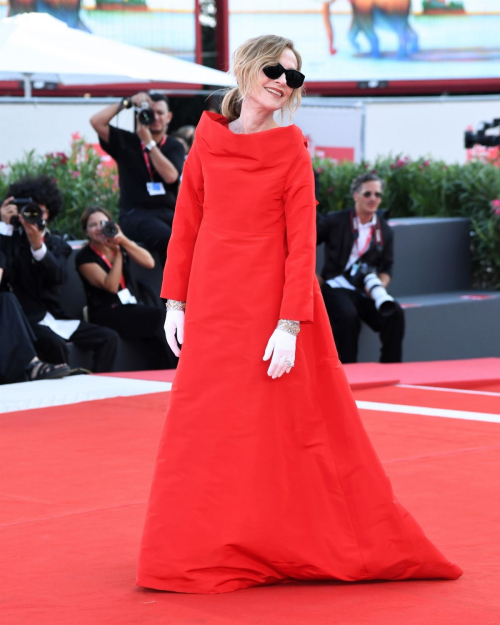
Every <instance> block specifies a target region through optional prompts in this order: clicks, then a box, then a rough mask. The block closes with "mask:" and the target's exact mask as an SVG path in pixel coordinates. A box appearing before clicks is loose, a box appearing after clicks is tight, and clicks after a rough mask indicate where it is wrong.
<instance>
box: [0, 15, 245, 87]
mask: <svg viewBox="0 0 500 625" xmlns="http://www.w3.org/2000/svg"><path fill="white" fill-rule="evenodd" d="M27 78H29V79H31V80H44V81H52V82H57V83H62V84H66V85H96V84H106V83H127V82H142V83H144V82H149V81H154V82H171V83H181V84H185V85H189V84H195V85H199V84H201V85H213V86H222V87H232V86H234V84H235V83H234V78H232V77H231V76H230V75H229V74H226V73H224V72H220V71H218V70H215V69H211V68H209V67H204V66H202V65H198V64H196V63H190V62H188V61H182V60H180V59H177V58H175V57H173V56H169V55H167V54H160V53H158V52H152V51H150V50H145V49H144V48H138V47H135V46H130V45H127V44H124V43H119V42H117V41H113V40H111V39H106V38H104V37H99V36H97V35H92V34H90V33H86V32H83V31H80V30H75V29H73V28H70V27H69V26H67V25H66V24H65V23H64V22H61V21H60V20H57V19H56V18H54V17H51V16H50V15H47V14H45V13H24V14H22V15H17V16H15V17H7V18H4V19H2V20H0V80H25V83H26V82H27V81H26V79H27Z"/></svg>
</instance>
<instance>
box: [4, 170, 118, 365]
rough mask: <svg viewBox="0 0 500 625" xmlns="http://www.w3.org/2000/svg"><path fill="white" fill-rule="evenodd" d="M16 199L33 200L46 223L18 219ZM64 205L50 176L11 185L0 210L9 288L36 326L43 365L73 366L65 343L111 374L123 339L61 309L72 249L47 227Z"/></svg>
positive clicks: (33, 325)
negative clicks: (91, 354)
mask: <svg viewBox="0 0 500 625" xmlns="http://www.w3.org/2000/svg"><path fill="white" fill-rule="evenodd" d="M16 198H31V199H32V200H33V202H34V203H35V204H37V205H38V206H39V207H40V208H41V210H42V218H43V220H44V224H43V225H40V226H38V225H35V224H30V223H28V222H27V221H26V220H25V219H23V217H22V216H20V215H18V206H17V205H16V204H15V199H16ZM61 206H62V197H61V194H60V192H59V189H58V188H57V185H56V184H55V182H54V181H53V180H52V179H51V178H49V177H48V176H39V177H38V178H32V177H27V178H24V179H22V180H19V181H17V182H15V183H14V184H11V185H10V188H9V190H8V199H7V200H6V201H4V202H3V204H2V206H1V209H0V220H1V221H2V222H3V227H2V231H1V233H0V251H1V252H2V253H3V255H4V256H5V258H6V267H7V270H6V274H7V277H8V282H9V285H10V289H11V290H12V292H13V293H14V294H15V295H16V297H17V299H18V301H19V303H20V304H21V307H22V309H23V311H24V314H25V315H26V317H27V319H28V321H29V323H30V325H31V328H32V330H33V333H34V335H35V337H36V350H37V355H38V356H39V357H40V358H41V359H42V360H44V361H46V362H49V363H54V364H58V363H66V362H68V347H67V345H66V342H67V341H69V340H71V342H73V343H75V345H78V346H80V347H82V348H84V349H91V350H93V352H94V365H93V370H94V372H104V371H110V370H111V367H112V364H113V361H114V358H115V354H116V350H117V346H118V338H119V337H118V334H117V333H116V332H115V331H114V330H111V329H110V328H104V327H101V326H97V325H94V324H91V323H87V322H85V321H80V320H78V319H68V317H67V315H66V314H65V313H64V311H63V310H62V308H61V303H60V295H59V285H60V284H62V283H63V282H65V280H66V277H67V271H66V264H67V260H68V257H69V255H70V254H71V248H70V246H69V245H68V244H67V243H66V242H65V241H64V240H63V239H62V238H61V237H60V236H58V235H54V234H51V233H50V232H49V230H48V229H47V227H46V223H47V222H48V221H49V220H50V219H53V218H54V217H55V216H56V215H57V214H58V212H59V211H60V209H61ZM13 219H14V222H15V223H14V224H13V223H12V221H13ZM17 222H19V224H20V225H17Z"/></svg>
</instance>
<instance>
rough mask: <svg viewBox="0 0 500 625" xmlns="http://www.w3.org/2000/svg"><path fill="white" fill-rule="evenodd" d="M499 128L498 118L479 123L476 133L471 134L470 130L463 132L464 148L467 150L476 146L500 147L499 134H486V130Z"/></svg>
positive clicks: (499, 120) (499, 119)
mask: <svg viewBox="0 0 500 625" xmlns="http://www.w3.org/2000/svg"><path fill="white" fill-rule="evenodd" d="M499 126H500V118H498V119H494V120H493V121H492V122H491V123H490V122H481V123H480V124H479V126H478V128H477V132H473V131H472V130H466V131H465V148H466V149H467V150H469V149H470V148H473V147H474V146H475V145H476V144H479V145H484V146H485V147H489V148H492V147H495V146H497V145H499V146H500V134H497V135H494V134H486V131H487V130H490V129H491V128H497V127H499Z"/></svg>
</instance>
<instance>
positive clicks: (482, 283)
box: [0, 135, 500, 289]
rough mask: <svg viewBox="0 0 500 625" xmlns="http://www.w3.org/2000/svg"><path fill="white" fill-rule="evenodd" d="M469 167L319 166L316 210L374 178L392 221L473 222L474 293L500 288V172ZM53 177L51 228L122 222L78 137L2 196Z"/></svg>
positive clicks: (347, 202)
mask: <svg viewBox="0 0 500 625" xmlns="http://www.w3.org/2000/svg"><path fill="white" fill-rule="evenodd" d="M498 165H499V163H494V162H491V163H484V162H480V161H472V162H470V163H468V164H466V165H459V164H452V165H449V164H446V163H444V162H443V161H434V160H431V159H425V158H421V159H418V160H414V161H412V160H410V159H409V158H408V157H404V158H403V157H401V156H398V157H392V156H389V157H383V158H379V159H377V160H376V161H375V162H374V163H368V162H362V163H359V164H356V163H350V162H344V163H342V164H336V163H334V162H332V161H331V160H329V159H318V158H315V159H314V167H315V170H316V171H317V172H318V174H319V201H320V204H319V206H318V210H320V211H322V212H329V211H337V210H341V209H343V208H347V207H349V206H352V198H351V196H350V193H349V188H350V185H351V182H352V180H353V178H355V177H356V176H358V175H359V174H361V173H363V172H365V171H372V172H374V173H376V174H377V175H379V176H380V177H381V178H383V179H384V180H385V190H384V198H383V201H382V205H381V208H383V209H386V210H387V211H388V212H389V215H390V217H469V218H470V219H471V259H472V277H473V285H474V287H475V288H481V289H499V288H500V167H498ZM27 174H31V175H35V176H36V175H39V174H49V175H52V176H53V177H54V179H55V180H56V181H57V183H58V185H59V188H60V189H61V192H62V194H63V197H64V206H63V210H62V211H61V215H60V216H59V217H58V218H57V220H55V222H54V223H53V224H52V226H51V227H52V229H54V230H56V231H58V232H60V233H65V234H68V235H69V236H70V237H74V238H81V237H82V233H81V232H80V227H79V217H80V215H81V213H82V212H83V210H84V208H85V207H86V206H89V205H91V204H99V205H101V206H104V207H105V208H107V209H108V210H110V211H111V213H112V214H113V215H114V216H116V215H117V212H118V210H117V206H118V186H117V175H116V170H115V169H112V168H111V169H110V168H108V167H104V166H103V165H102V164H101V161H100V157H99V156H98V154H97V153H96V152H95V151H94V150H93V149H92V148H91V147H89V146H87V145H86V144H85V141H84V140H83V139H82V138H80V137H79V136H78V135H74V136H73V141H72V143H71V148H70V150H69V153H68V154H66V153H65V152H58V153H52V154H46V155H43V156H42V155H37V154H35V153H34V152H30V153H28V154H26V155H25V157H24V158H23V159H21V160H20V161H17V162H15V163H9V164H8V165H7V166H1V165H0V197H1V198H3V197H5V195H6V192H7V187H8V184H9V183H10V182H11V181H13V180H16V179H18V178H20V177H22V176H24V175H27Z"/></svg>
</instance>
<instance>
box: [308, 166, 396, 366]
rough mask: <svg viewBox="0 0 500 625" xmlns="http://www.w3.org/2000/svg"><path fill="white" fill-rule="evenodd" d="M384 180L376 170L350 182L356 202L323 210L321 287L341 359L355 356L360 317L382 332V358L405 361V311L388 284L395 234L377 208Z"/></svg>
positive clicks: (319, 225) (350, 359)
mask: <svg viewBox="0 0 500 625" xmlns="http://www.w3.org/2000/svg"><path fill="white" fill-rule="evenodd" d="M382 188H383V184H382V181H381V180H380V178H378V177H377V176H376V175H375V174H371V173H367V174H363V175H361V176H359V177H358V178H356V179H355V180H354V181H353V183H352V185H351V192H352V195H353V199H354V208H352V209H348V210H343V211H339V212H332V213H327V214H326V215H320V214H318V219H317V229H318V244H320V243H325V264H324V267H323V270H322V272H321V277H320V283H321V292H322V294H323V298H324V300H325V306H326V310H327V312H328V316H329V318H330V323H331V325H332V330H333V336H334V338H335V344H336V346H337V350H338V353H339V358H340V361H341V362H342V363H344V364H347V363H352V362H356V360H357V352H358V337H359V332H360V329H361V321H364V322H365V323H366V324H367V325H368V326H369V327H370V328H371V329H372V330H374V331H375V332H378V333H379V334H380V340H381V343H382V349H381V353H380V362H386V363H388V362H401V360H402V343H403V335H404V313H403V309H402V308H401V306H400V305H399V304H398V303H397V302H396V301H395V300H394V299H393V298H392V297H391V296H390V295H388V293H387V291H386V290H385V289H386V288H387V286H388V285H389V282H390V281H391V273H392V265H393V234H392V230H391V228H390V226H389V224H388V223H387V222H386V221H385V219H384V218H383V217H382V216H381V215H380V214H378V213H377V210H378V207H379V206H380V202H381V201H382Z"/></svg>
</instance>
